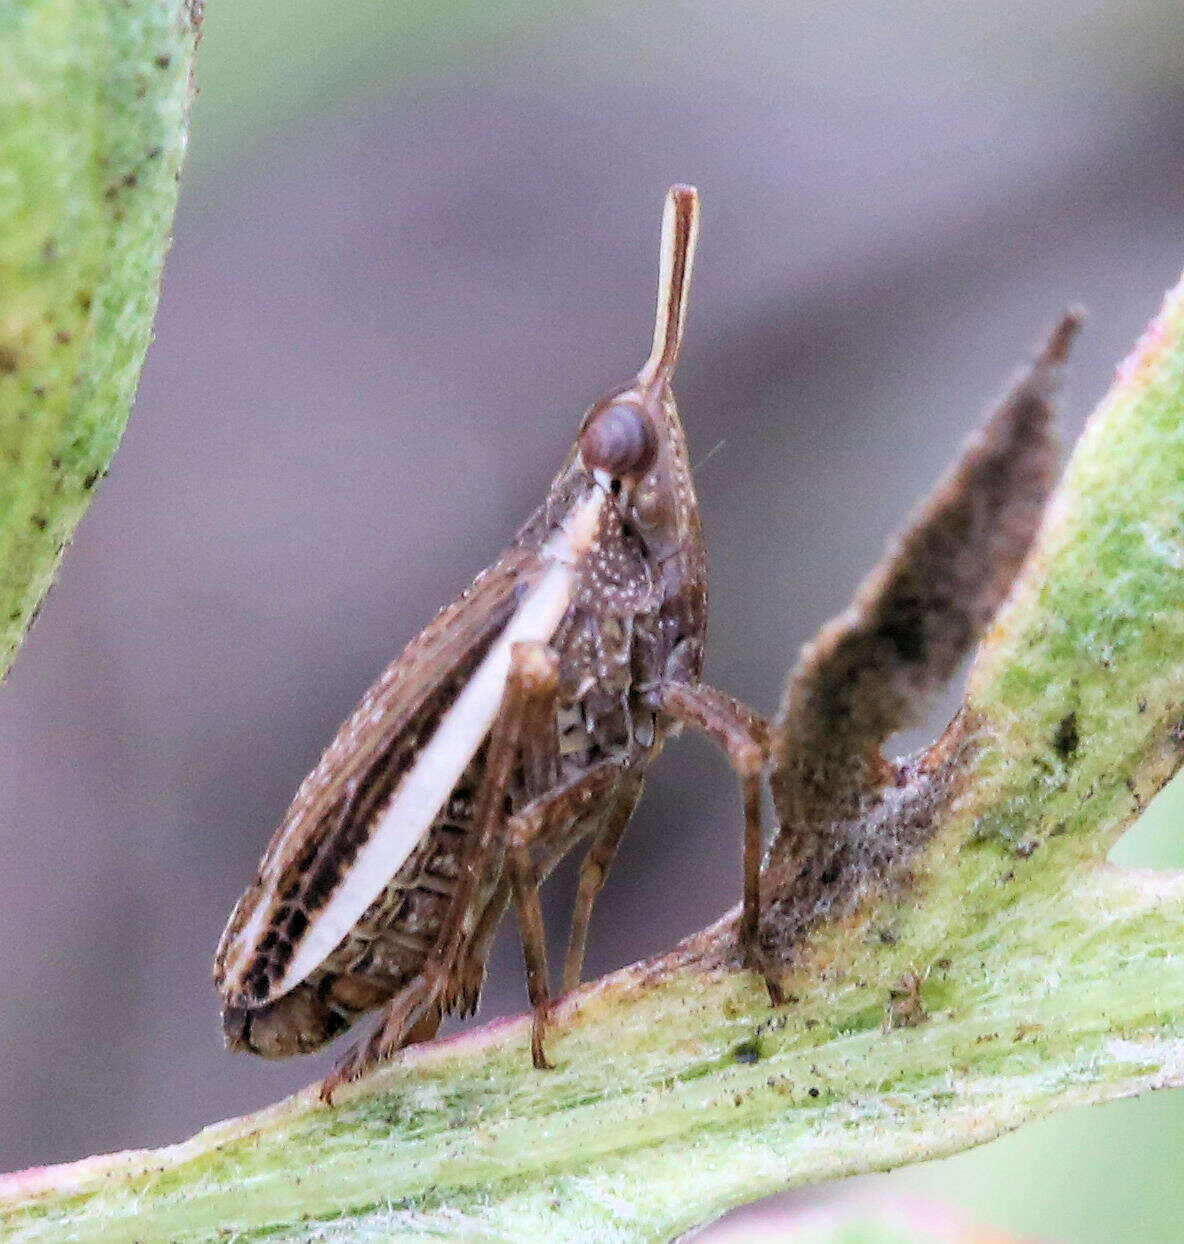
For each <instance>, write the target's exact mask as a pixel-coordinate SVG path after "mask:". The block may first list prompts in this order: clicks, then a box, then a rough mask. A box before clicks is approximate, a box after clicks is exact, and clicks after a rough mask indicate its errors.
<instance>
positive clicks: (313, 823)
mask: <svg viewBox="0 0 1184 1244" xmlns="http://www.w3.org/2000/svg"><path fill="white" fill-rule="evenodd" d="M539 575H540V569H539V564H538V561H537V558H536V557H535V556H534V555H533V553H532V552H530V551H528V550H524V549H522V548H519V547H516V548H514V549H511V550H510V551H509V552H508V553H507V554H506V555H505V556H504V557H503V558H502V559H501V561H499V562H498V563H497V564H496V565H494V566H493V567H491V568H490V569H489V570H487V571H486V572H485V573H484V574H482V575H481V576H479V577H478V579H477V580H476V581H475V582H474V583H473V585H472V587H471V588H469V590H468V591H467V592H466V593H465V594H464V595H463V596H462V597H461V598H460V599H459V600H457V601H456V602H455V603H454V604H452V605H450V606H448V607H447V608H445V609H443V610H442V611H441V612H440V613H439V614H438V615H437V616H436V618H435V619H434V620H433V621H432V622H431V623H430V624H429V625H428V627H427V628H426V629H425V630H424V631H422V632H421V633H420V635H419V636H418V637H417V638H416V639H414V640H412V642H411V643H410V644H409V645H408V646H407V648H406V649H405V650H404V651H403V653H402V654H401V655H400V656H399V657H398V658H397V659H396V660H395V661H394V662H392V663H391V665H390V666H388V667H387V669H386V671H385V672H384V673H383V674H382V676H381V677H380V678H379V679H378V681H377V682H376V683H375V684H374V685H373V686H372V687H371V688H370V690H369V691H367V692H366V694H365V696H363V698H362V701H361V703H360V704H359V705H358V707H357V708H356V709H355V710H354V712H353V713H352V714H351V716H350V717H349V718H348V720H347V721H346V722H345V724H344V725H343V726H342V727H341V729H340V730H339V731H338V733H337V736H336V737H335V738H334V740H333V742H332V743H331V744H330V745H329V748H328V750H327V751H326V752H325V754H324V756H322V758H321V760H320V763H319V764H318V765H317V766H316V768H315V769H313V771H312V772H311V773H310V774H309V775H308V777H307V778H306V779H305V780H304V782H303V783H302V784H301V786H300V789H299V790H298V791H297V793H296V797H295V799H294V800H293V801H292V805H291V807H290V808H289V809H288V813H287V816H286V817H285V818H284V821H283V823H282V824H281V826H280V827H279V829H278V830H277V831H276V833H275V835H274V836H273V838H272V840H271V843H270V845H269V846H268V848H267V852H266V854H265V855H264V857H263V860H262V861H261V863H260V865H259V871H258V874H257V875H256V877H255V880H254V881H253V882H252V884H251V885H250V886H249V887H248V888H247V890H246V892H245V893H244V894H243V896H242V898H240V899H239V902H238V904H237V906H236V907H235V909H234V912H233V913H232V915H231V917H230V921H229V923H228V924H227V926H226V931H225V932H224V933H223V935H222V941H221V943H220V944H219V947H218V953H217V956H216V958H215V965H214V977H215V982H216V984H217V986H218V990H219V992H220V993H221V995H222V997H223V999H224V1000H225V1001H226V1002H227V1003H247V1004H249V1005H255V1006H257V1005H260V1004H262V1003H264V1002H267V1001H269V1000H271V999H272V998H273V997H275V996H278V991H277V988H276V987H277V984H278V983H279V981H280V980H281V979H282V977H283V975H284V970H285V967H286V965H287V964H288V963H289V961H290V960H291V958H292V955H293V953H294V947H295V945H296V944H298V943H299V941H300V938H301V936H302V935H303V934H304V932H305V930H306V929H307V928H308V926H309V923H310V921H311V920H312V919H313V917H314V916H315V914H316V912H317V911H318V910H319V909H320V908H321V907H322V906H323V905H324V904H325V903H326V902H327V900H328V898H329V896H330V895H331V894H332V893H333V891H334V889H335V888H336V887H337V885H338V884H339V883H340V881H341V879H342V877H343V875H344V874H345V872H346V871H347V870H348V868H349V866H350V864H351V863H352V861H353V860H354V858H355V856H356V855H357V853H358V851H359V850H360V848H361V847H362V846H363V844H364V842H365V840H366V837H367V834H368V833H369V831H370V827H371V826H372V824H373V821H374V818H375V815H376V813H377V812H378V810H379V809H380V808H381V807H382V806H383V804H384V803H386V801H387V800H389V798H390V797H391V793H392V791H393V790H394V789H395V787H396V785H397V784H398V782H399V780H400V778H401V777H402V776H403V774H404V773H406V772H407V770H408V768H409V767H410V766H411V764H412V763H413V762H414V759H415V756H416V755H417V753H418V752H419V750H420V748H421V747H422V745H423V743H424V741H425V740H426V739H428V738H429V737H430V736H431V734H432V732H433V729H434V727H435V725H436V724H437V723H438V721H439V719H440V717H441V716H442V715H443V713H445V712H446V711H447V709H448V708H449V706H450V705H451V704H452V702H453V701H454V700H455V699H456V697H457V695H458V694H459V692H460V690H461V689H462V688H463V687H464V685H465V683H466V681H467V680H468V678H469V677H470V675H471V674H472V672H473V670H474V669H475V668H476V667H477V666H478V664H479V663H480V662H481V660H482V658H483V657H484V656H485V655H486V654H487V653H488V651H489V649H490V648H491V646H492V645H493V644H494V642H495V641H496V640H497V637H498V636H499V635H500V634H501V632H502V631H503V630H504V629H505V627H506V624H507V622H508V621H509V619H510V617H511V616H512V614H513V613H514V610H515V608H516V606H517V603H518V601H519V600H520V598H521V596H522V594H523V593H524V592H525V591H526V590H529V588H530V587H531V586H532V585H533V583H534V582H535V580H537V579H538V578H539Z"/></svg>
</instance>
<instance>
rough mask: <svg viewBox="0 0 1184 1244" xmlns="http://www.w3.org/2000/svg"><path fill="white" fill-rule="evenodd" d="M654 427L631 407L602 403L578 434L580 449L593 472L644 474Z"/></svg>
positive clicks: (650, 456) (616, 475) (651, 455)
mask: <svg viewBox="0 0 1184 1244" xmlns="http://www.w3.org/2000/svg"><path fill="white" fill-rule="evenodd" d="M654 450H655V442H654V430H653V428H652V427H651V426H650V421H649V419H647V418H646V416H645V415H643V414H642V412H641V411H640V410H638V409H637V408H636V407H635V406H626V405H623V404H621V405H615V406H606V407H605V408H604V410H602V411H600V412H599V413H598V414H596V415H594V416H593V418H592V420H591V421H590V422H589V424H588V426H587V427H586V428H585V429H584V430H583V432H582V433H581V434H580V452H581V453H582V454H583V455H584V462H585V463H586V464H587V465H588V467H589V468H590V469H591V470H593V471H605V472H606V473H607V474H609V475H611V476H613V477H614V478H620V477H621V476H622V475H633V476H638V475H642V474H644V473H645V472H646V471H647V470H648V469H649V466H650V464H651V463H652V462H653V460H654Z"/></svg>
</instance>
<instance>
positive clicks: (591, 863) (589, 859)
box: [563, 773, 642, 993]
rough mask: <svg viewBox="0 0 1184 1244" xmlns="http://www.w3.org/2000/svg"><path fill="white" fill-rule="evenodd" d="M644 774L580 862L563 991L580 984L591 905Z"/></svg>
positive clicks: (626, 789)
mask: <svg viewBox="0 0 1184 1244" xmlns="http://www.w3.org/2000/svg"><path fill="white" fill-rule="evenodd" d="M641 780H642V779H641V774H640V773H637V774H636V775H635V776H632V777H630V778H629V779H628V782H627V785H623V787H622V789H621V791H620V793H619V794H618V795H617V797H616V798H615V799H614V801H613V806H612V807H611V808H610V809H609V813H608V818H607V819H606V820H605V822H604V824H603V825H602V826H601V827H600V830H599V832H598V833H597V835H596V838H595V839H594V840H593V843H592V845H591V847H589V848H588V854H587V855H585V856H584V861H583V863H582V864H581V865H580V882H579V888H578V889H577V891H576V902H575V909H574V911H573V912H572V919H571V933H570V935H569V937H568V941H567V958H566V959H565V960H564V963H563V992H564V993H570V992H571V991H572V990H573V989H575V988H576V986H578V985H579V983H580V975H581V973H582V972H583V969H584V952H585V950H586V949H587V945H588V926H589V924H590V923H591V921H592V907H593V904H594V903H595V902H596V899H597V896H598V895H599V894H600V891H601V890H602V889H603V888H604V883H605V880H606V878H607V877H608V870H609V869H610V868H611V867H612V862H613V860H614V859H615V858H616V854H617V848H618V847H619V846H620V845H621V835H622V834H624V832H625V826H626V825H628V824H629V818H630V816H632V814H633V808H634V805H635V804H636V803H637V800H638V797H639V795H640V794H641Z"/></svg>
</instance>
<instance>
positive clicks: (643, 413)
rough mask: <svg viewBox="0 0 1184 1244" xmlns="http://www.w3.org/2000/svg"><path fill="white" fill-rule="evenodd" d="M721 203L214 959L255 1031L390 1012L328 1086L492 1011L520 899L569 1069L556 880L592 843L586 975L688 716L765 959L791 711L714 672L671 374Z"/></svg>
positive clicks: (382, 688)
mask: <svg viewBox="0 0 1184 1244" xmlns="http://www.w3.org/2000/svg"><path fill="white" fill-rule="evenodd" d="M698 214H699V200H698V195H697V193H696V192H695V190H694V189H693V188H691V187H689V186H675V187H673V188H672V189H671V190H670V192H669V194H668V195H667V198H666V206H665V212H664V215H663V221H662V245H661V261H660V271H659V283H658V311H657V322H656V325H655V328H654V342H653V349H652V351H651V353H650V356H649V358H648V359H647V360H646V362H645V364H644V365H643V366H642V368H641V370H640V371H639V372H638V373H637V375H636V377H635V378H634V379H633V380H632V381H631V382H630V383H629V384H628V385H626V386H625V387H624V388H622V389H618V390H617V391H615V392H613V393H612V394H610V395H609V396H608V397H606V398H604V399H603V400H602V401H599V402H597V403H596V404H595V405H594V406H592V407H591V409H590V410H589V411H588V412H587V414H586V415H585V416H584V419H583V422H582V423H581V425H580V430H579V435H578V436H577V438H576V443H575V445H574V446H573V448H572V450H571V452H570V454H569V455H568V458H567V461H566V462H565V463H564V465H563V467H562V468H561V470H560V472H559V474H558V475H557V476H556V477H555V480H554V481H553V482H552V484H551V488H550V491H549V492H548V494H547V498H546V500H545V501H544V502H543V504H542V505H541V506H540V507H539V509H538V510H537V511H536V512H535V513H534V514H533V515H532V516H531V518H530V519H529V520H528V521H527V523H526V525H525V526H524V527H523V528H522V529H521V530H520V531H519V533H518V534H517V536H516V537H515V538H514V540H513V542H512V543H511V544H510V546H509V548H508V549H507V550H506V552H505V553H504V554H503V555H502V557H501V559H500V560H499V561H497V562H496V563H495V564H494V565H493V566H491V567H490V568H489V569H487V570H485V571H484V572H483V573H482V574H481V575H479V576H478V577H477V579H476V580H475V582H474V583H473V585H472V586H471V587H470V588H469V590H468V591H467V592H465V593H464V595H463V596H461V598H460V599H459V600H458V601H456V602H455V603H454V604H452V605H450V606H448V607H447V608H446V609H444V610H442V611H441V612H440V613H439V614H438V615H437V617H436V618H435V620H434V621H433V622H432V623H431V624H430V625H429V626H428V627H427V629H426V630H425V631H423V633H422V634H421V635H420V636H419V637H418V638H417V639H415V640H413V641H412V642H411V643H410V644H409V645H408V647H407V648H406V650H405V651H404V652H403V654H402V655H401V656H400V657H399V658H398V659H397V660H396V661H395V662H394V663H393V664H392V665H391V666H390V667H389V668H388V669H387V670H386V672H385V673H384V674H383V675H382V677H381V678H380V679H379V680H378V682H377V683H375V685H374V686H373V687H372V688H371V689H370V690H369V691H368V692H367V693H366V695H365V697H364V698H363V699H362V702H361V703H360V704H359V705H358V707H357V709H356V710H355V711H354V713H353V715H352V716H351V717H350V718H349V720H348V721H346V723H345V724H344V725H343V726H342V727H341V730H340V731H339V732H338V734H337V737H336V738H335V739H334V740H333V743H332V744H331V745H330V747H329V749H328V751H326V753H325V755H324V756H323V758H322V759H321V761H320V763H319V764H318V765H317V767H316V768H315V769H314V770H313V771H312V773H310V774H309V776H308V777H307V778H306V779H305V781H304V783H303V785H302V786H301V787H300V789H299V791H298V792H297V794H296V798H295V800H294V801H293V803H292V806H291V808H290V809H289V811H288V814H287V817H286V819H285V820H284V822H283V824H282V825H281V826H280V828H279V830H278V831H277V832H276V834H275V836H274V838H273V839H272V841H271V844H270V846H269V847H268V849H267V853H266V855H265V856H264V857H263V861H262V863H261V864H260V866H259V871H258V873H257V875H256V877H255V879H254V881H253V882H252V883H251V885H250V887H249V888H248V889H247V891H246V893H245V894H243V896H242V898H241V899H240V900H239V902H238V906H237V907H236V908H235V909H234V912H233V914H232V915H231V917H230V921H229V923H228V925H227V927H226V931H225V933H224V934H223V935H222V941H221V943H220V945H219V947H218V953H217V957H216V960H215V969H214V970H215V980H216V982H217V987H218V990H219V993H220V994H221V997H222V1006H223V1010H222V1022H223V1029H224V1032H225V1035H226V1041H227V1044H228V1045H229V1046H230V1047H231V1048H232V1049H246V1050H251V1051H253V1052H255V1053H257V1054H261V1055H263V1056H265V1057H269V1058H280V1057H285V1056H287V1055H290V1054H298V1053H303V1052H305V1051H309V1050H314V1049H316V1048H318V1047H319V1046H321V1045H323V1044H324V1043H325V1042H327V1041H328V1040H330V1039H331V1038H332V1037H334V1036H336V1035H337V1034H338V1033H340V1032H342V1031H344V1030H345V1029H346V1028H348V1027H350V1026H351V1025H352V1024H353V1023H355V1022H356V1021H357V1020H358V1019H359V1018H360V1017H361V1016H362V1015H363V1014H365V1013H366V1012H368V1011H372V1010H377V1009H378V1008H380V1007H381V1008H384V1010H383V1013H382V1015H381V1017H380V1018H379V1021H378V1024H377V1026H376V1028H375V1030H374V1032H373V1033H372V1034H371V1035H370V1036H369V1037H368V1038H367V1039H365V1040H364V1041H362V1042H361V1043H359V1044H358V1045H356V1046H355V1047H354V1048H353V1049H352V1050H351V1051H350V1052H349V1053H348V1054H347V1055H346V1057H345V1059H344V1060H343V1062H342V1063H341V1064H340V1065H339V1066H338V1068H337V1069H336V1070H335V1071H334V1072H333V1073H332V1074H331V1075H330V1077H329V1078H328V1080H327V1081H326V1082H325V1089H324V1091H325V1092H326V1093H329V1092H331V1091H332V1089H333V1088H334V1087H335V1086H336V1085H337V1084H339V1083H341V1082H342V1081H344V1080H350V1079H355V1078H357V1077H358V1076H359V1075H361V1074H362V1072H363V1071H365V1070H366V1069H367V1068H368V1067H370V1066H371V1065H372V1064H374V1063H375V1062H377V1061H379V1060H381V1059H383V1058H385V1057H388V1056H389V1055H390V1054H391V1053H393V1052H394V1051H395V1050H398V1049H400V1048H402V1047H403V1046H405V1045H407V1044H409V1043H410V1042H413V1041H419V1040H426V1039H429V1038H430V1037H431V1036H432V1035H434V1033H435V1031H436V1028H437V1027H438V1025H439V1023H440V1020H441V1018H442V1016H443V1015H445V1014H447V1013H449V1012H451V1011H454V1010H459V1011H461V1012H464V1013H467V1012H471V1011H472V1010H474V1009H475V1008H476V1005H477V1001H478V997H479V994H480V990H481V985H482V983H483V979H484V975H485V963H486V959H487V956H488V952H489V947H490V943H491V941H492V938H493V934H494V931H495V929H496V927H497V924H498V922H499V920H500V918H501V916H502V914H503V913H504V911H505V909H506V907H507V905H508V904H509V903H510V902H511V901H512V902H513V904H514V906H515V909H516V911H517V916H518V922H519V930H520V934H521V940H522V947H523V954H524V958H525V963H526V980H527V989H528V992H529V996H530V1001H531V1004H532V1006H533V1008H534V1021H533V1025H532V1030H531V1054H532V1057H533V1060H534V1063H535V1066H537V1067H546V1066H548V1063H547V1059H546V1054H545V1052H544V1035H545V1028H546V1022H547V1015H548V1001H549V993H548V984H547V965H546V957H545V938H544V930H543V921H542V912H541V908H540V906H539V899H538V888H539V884H540V882H541V880H542V879H543V878H545V877H546V875H547V874H548V873H549V872H550V871H551V869H552V868H553V867H554V866H555V864H556V863H557V861H558V860H559V859H560V858H561V857H562V856H563V855H564V854H566V852H568V851H569V850H570V849H571V848H572V847H573V846H575V844H576V843H578V842H579V841H581V840H584V839H590V840H591V845H590V847H589V849H588V852H587V855H586V857H585V859H584V862H583V865H582V867H581V869H580V873H579V884H578V890H577V895H576V900H575V909H574V913H573V917H572V926H571V933H570V937H569V942H568V949H567V956H566V960H565V963H564V970H563V988H564V990H565V991H566V990H570V989H573V988H574V987H575V986H576V985H577V984H578V983H579V980H580V972H581V969H582V966H583V958H584V947H585V943H586V938H587V932H588V923H589V919H590V917H591V913H592V907H593V904H594V902H595V900H596V896H597V894H598V893H599V891H600V889H601V887H602V885H603V884H604V880H605V876H606V874H607V872H608V869H609V866H610V864H611V863H612V860H613V856H614V855H615V853H616V850H617V846H618V844H619V843H620V840H621V835H622V833H623V832H624V829H625V826H626V824H627V822H628V820H629V817H630V815H631V814H632V812H633V808H634V806H635V804H636V803H637V800H638V797H639V795H640V794H641V787H642V779H643V775H644V771H645V768H646V766H647V765H648V764H649V763H650V762H651V761H652V760H653V759H654V757H655V756H656V755H657V753H658V752H659V751H660V749H661V747H662V744H663V742H664V740H665V739H666V737H667V736H668V735H669V734H671V733H674V732H676V731H677V730H678V729H679V728H680V727H682V726H688V727H691V728H694V729H697V730H699V731H701V732H702V733H703V734H705V735H706V736H708V737H709V738H711V739H712V740H714V741H715V742H716V743H717V744H718V745H720V746H721V747H722V749H723V750H724V752H725V754H726V755H727V757H728V759H729V760H730V762H731V764H732V766H733V768H734V769H735V770H736V772H737V774H738V775H739V779H740V783H741V790H742V796H743V804H744V819H745V831H744V914H743V917H742V920H741V941H742V943H743V949H744V958H745V962H746V963H747V964H748V965H749V966H751V967H755V968H758V969H759V968H760V966H761V965H760V959H759V954H758V951H757V945H756V932H757V920H758V916H759V867H760V850H761V844H760V789H759V784H760V778H761V774H762V771H763V767H764V763H765V756H766V753H767V728H766V726H765V723H764V722H763V721H762V720H761V719H760V718H759V717H758V716H757V715H756V714H755V713H753V712H752V711H750V710H749V709H747V708H745V707H744V706H743V705H741V704H739V703H738V702H737V701H735V700H733V699H731V698H730V697H728V696H725V695H722V694H721V693H720V692H718V691H714V690H712V689H711V688H709V687H706V686H704V685H703V684H702V683H701V682H700V679H699V674H700V669H701V667H702V663H703V643H704V634H705V627H706V609H707V578H706V565H705V559H704V550H703V540H702V533H701V529H700V523H699V513H698V506H697V502H696V500H695V492H694V487H693V484H692V481H691V468H690V464H689V461H688V458H687V447H686V441H685V438H684V435H683V430H682V425H681V423H680V421H679V417H678V412H677V410H676V408H675V404H674V397H673V394H672V393H671V389H670V379H671V375H672V373H673V371H674V365H675V363H676V361H677V358H678V351H679V345H680V343H681V340H682V333H683V323H684V319H685V313H686V297H687V288H688V283H689V281H690V275H691V264H692V260H693V258H694V252H695V239H696V235H697V232H698Z"/></svg>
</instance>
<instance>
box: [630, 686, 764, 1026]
mask: <svg viewBox="0 0 1184 1244" xmlns="http://www.w3.org/2000/svg"><path fill="white" fill-rule="evenodd" d="M650 700H651V702H652V703H653V705H654V707H655V708H657V709H659V710H660V711H661V712H664V713H665V714H666V715H667V716H668V717H671V718H672V719H673V720H674V721H676V722H678V723H679V724H680V725H683V726H689V727H691V728H692V729H695V730H698V731H699V733H700V734H703V735H706V737H707V738H709V739H710V740H711V741H712V742H713V743H715V744H716V745H717V746H718V747H719V748H721V749H722V750H723V752H724V754H725V755H726V756H727V758H728V761H729V763H730V764H731V766H732V768H733V769H735V771H736V774H737V776H738V777H739V778H740V793H741V796H742V798H743V801H744V906H743V909H742V912H741V916H740V946H741V949H742V950H743V952H744V964H745V966H746V967H749V968H752V969H753V970H754V971H757V972H760V973H761V975H762V976H763V977H764V980H765V985H766V987H767V988H768V990H769V998H770V1000H771V1001H772V1002H773V1004H774V1006H777V1005H780V1003H781V1002H782V1000H783V995H782V990H781V984H780V981H779V979H778V976H777V971H776V966H775V965H772V964H770V963H769V962H768V961H767V960H766V958H765V956H764V953H763V952H762V950H761V947H760V937H759V934H760V919H761V852H762V843H761V786H760V783H761V773H762V771H763V770H764V768H765V764H766V761H767V759H768V754H769V727H768V723H767V722H766V721H765V720H764V718H763V717H761V716H760V715H759V714H758V713H755V712H754V711H753V710H752V709H750V708H748V707H746V706H745V705H743V704H741V703H740V702H739V700H735V699H733V698H732V697H731V696H729V695H725V694H724V693H723V692H722V691H716V690H715V689H714V688H712V687H705V686H703V685H702V684H699V683H683V682H666V683H661V684H659V685H658V686H657V687H656V688H655V689H654V691H653V692H651V693H650Z"/></svg>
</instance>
